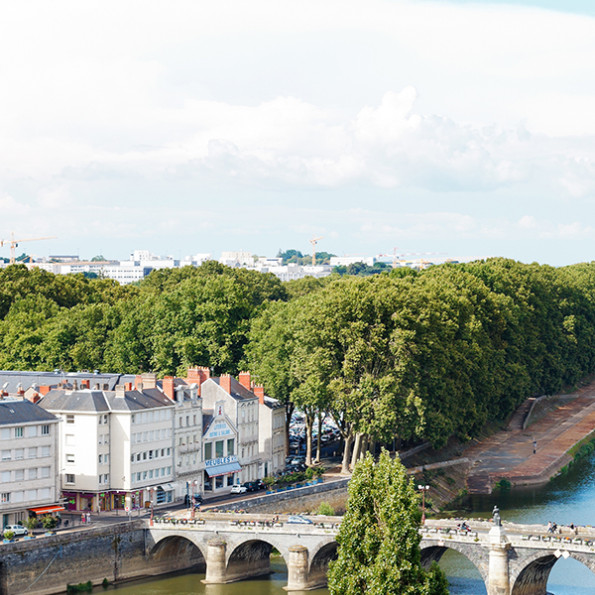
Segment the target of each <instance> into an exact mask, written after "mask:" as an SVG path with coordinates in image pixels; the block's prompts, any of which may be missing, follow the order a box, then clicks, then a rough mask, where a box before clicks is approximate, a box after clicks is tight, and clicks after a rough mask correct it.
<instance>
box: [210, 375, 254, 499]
mask: <svg viewBox="0 0 595 595" xmlns="http://www.w3.org/2000/svg"><path fill="white" fill-rule="evenodd" d="M200 393H201V398H202V400H203V422H204V433H203V449H204V461H205V476H206V477H205V491H209V489H210V490H211V491H213V492H217V491H219V490H222V489H224V488H229V487H230V486H231V485H233V483H242V482H245V481H252V480H255V479H259V477H260V462H261V461H260V453H259V444H258V431H259V426H258V412H259V409H258V397H257V396H256V395H255V394H254V393H253V392H252V390H251V381H250V374H249V373H248V372H242V373H240V375H239V381H238V380H236V379H235V378H232V377H231V376H229V375H228V374H224V375H222V376H220V377H219V378H208V379H207V380H205V381H204V382H203V383H202V385H201V388H200Z"/></svg>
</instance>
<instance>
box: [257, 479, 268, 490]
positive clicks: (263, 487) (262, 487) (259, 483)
mask: <svg viewBox="0 0 595 595" xmlns="http://www.w3.org/2000/svg"><path fill="white" fill-rule="evenodd" d="M254 483H255V484H256V489H257V490H266V487H267V485H266V483H264V481H262V479H257V480H256V481H255V482H254Z"/></svg>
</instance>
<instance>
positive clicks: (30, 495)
mask: <svg viewBox="0 0 595 595" xmlns="http://www.w3.org/2000/svg"><path fill="white" fill-rule="evenodd" d="M25 498H27V500H29V501H31V500H37V490H27V491H26V492H25Z"/></svg>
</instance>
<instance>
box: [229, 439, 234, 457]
mask: <svg viewBox="0 0 595 595" xmlns="http://www.w3.org/2000/svg"><path fill="white" fill-rule="evenodd" d="M233 442H234V440H233V438H230V439H229V440H228V441H227V456H228V457H229V456H231V455H232V454H234V453H233V446H234V444H233Z"/></svg>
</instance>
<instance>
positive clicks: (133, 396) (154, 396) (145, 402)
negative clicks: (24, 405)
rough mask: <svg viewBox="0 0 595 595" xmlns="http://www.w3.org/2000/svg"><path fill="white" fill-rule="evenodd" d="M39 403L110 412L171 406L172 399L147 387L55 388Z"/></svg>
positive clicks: (60, 408)
mask: <svg viewBox="0 0 595 595" xmlns="http://www.w3.org/2000/svg"><path fill="white" fill-rule="evenodd" d="M39 404H40V405H41V406H42V407H43V408H44V409H47V410H48V411H80V412H97V413H103V412H109V411H142V410H144V409H155V408H157V407H172V406H173V405H174V403H173V401H171V400H170V399H168V398H167V397H166V396H165V395H164V394H163V393H162V392H161V391H160V390H158V389H156V388H148V389H145V390H143V391H142V392H140V391H137V390H129V391H123V393H122V394H119V393H118V392H116V391H98V390H89V389H82V390H75V391H68V390H61V389H55V390H52V391H50V392H49V393H48V394H47V395H45V397H43V398H42V399H41V400H40V401H39Z"/></svg>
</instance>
